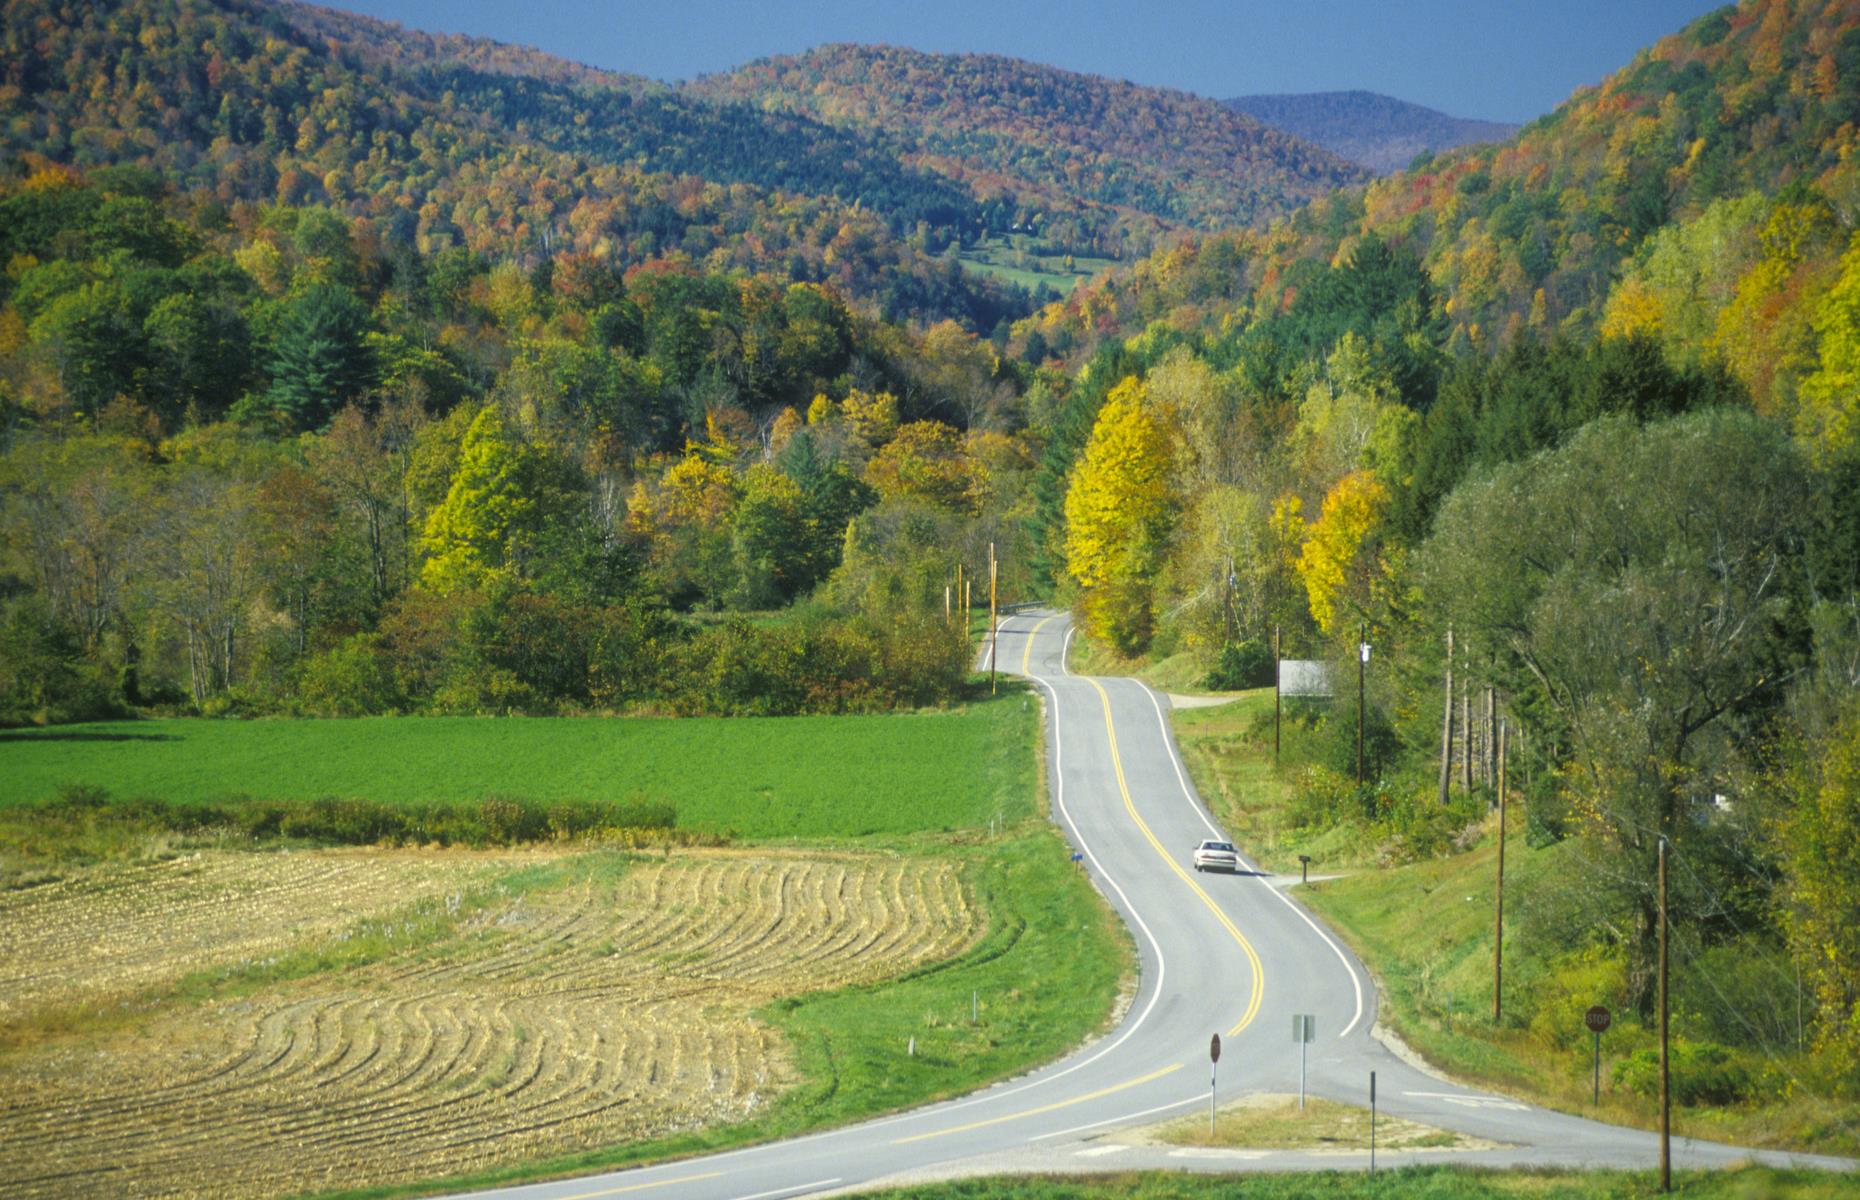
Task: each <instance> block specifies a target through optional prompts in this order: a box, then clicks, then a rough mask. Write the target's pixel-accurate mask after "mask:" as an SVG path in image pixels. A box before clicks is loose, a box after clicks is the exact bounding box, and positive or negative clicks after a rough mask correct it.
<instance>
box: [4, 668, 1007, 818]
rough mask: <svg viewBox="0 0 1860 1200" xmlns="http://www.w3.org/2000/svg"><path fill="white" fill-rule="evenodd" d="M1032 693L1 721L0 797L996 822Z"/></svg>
mask: <svg viewBox="0 0 1860 1200" xmlns="http://www.w3.org/2000/svg"><path fill="white" fill-rule="evenodd" d="M1036 726H1037V719H1036V718H1035V717H1034V715H1033V710H1032V701H1031V700H1030V699H1029V698H1028V697H1026V696H1024V695H1022V696H1008V697H1005V698H1004V699H1002V700H999V701H996V702H994V703H990V704H975V705H969V706H966V707H962V708H957V709H952V710H949V711H945V712H926V713H912V714H903V715H882V716H838V717H765V718H750V717H740V718H695V717H694V718H685V719H627V720H607V719H600V718H522V717H501V718H499V717H490V718H473V717H373V718H363V719H357V720H283V719H280V720H259V721H207V720H197V719H196V720H155V721H118V722H106V723H98V724H90V725H66V726H60V727H57V728H53V729H16V730H7V731H0V808H4V807H9V806H13V805H18V804H23V803H31V802H34V801H38V800H43V799H45V798H47V797H50V796H53V795H55V794H56V793H57V792H58V791H59V790H60V789H62V788H65V787H69V786H72V785H80V784H82V785H89V786H93V787H100V788H103V789H104V790H106V791H107V792H109V794H110V795H112V796H116V797H122V798H134V797H152V798H155V799H160V800H165V801H170V802H207V801H216V800H223V799H225V798H227V797H229V796H241V795H243V796H249V797H252V798H255V799H294V800H307V799H315V798H317V797H323V796H342V797H350V796H356V797H367V798H369V799H372V800H377V801H382V802H388V803H416V802H422V801H431V800H477V799H479V798H481V797H484V796H488V795H501V796H520V797H525V798H529V799H535V800H543V801H550V800H588V799H614V800H620V799H627V798H644V799H649V800H654V801H667V802H670V803H671V804H673V805H674V806H675V807H676V808H677V811H678V824H679V826H680V828H683V829H689V830H701V831H708V832H716V833H724V832H734V833H735V834H736V835H737V836H738V837H740V838H747V839H756V840H768V839H800V840H809V841H818V840H820V839H823V838H827V839H837V838H846V837H854V838H862V837H874V836H877V837H884V836H895V835H899V834H907V833H915V832H926V831H927V832H942V831H947V830H953V829H960V828H976V827H987V826H988V825H989V823H990V822H991V821H993V820H996V819H1000V820H1002V821H1014V820H1017V819H1019V818H1021V817H1024V816H1026V815H1028V814H1029V812H1030V811H1031V808H1030V805H1031V803H1032V801H1031V797H1033V796H1034V795H1036V794H1037V791H1038V789H1037V787H1036V786H1035V782H1034V781H1035V780H1036V778H1037V772H1038V770H1039V765H1038V750H1037V733H1036V732H1035V730H1036Z"/></svg>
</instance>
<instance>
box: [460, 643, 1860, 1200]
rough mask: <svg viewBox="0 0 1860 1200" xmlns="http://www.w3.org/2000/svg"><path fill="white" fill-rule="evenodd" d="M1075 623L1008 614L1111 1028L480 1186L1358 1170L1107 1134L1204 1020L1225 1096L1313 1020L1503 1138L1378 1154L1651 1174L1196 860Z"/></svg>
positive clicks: (1312, 1085) (1682, 1149)
mask: <svg viewBox="0 0 1860 1200" xmlns="http://www.w3.org/2000/svg"><path fill="white" fill-rule="evenodd" d="M1070 638H1071V628H1070V623H1069V618H1068V617H1067V616H1066V615H1064V614H1061V613H1046V612H1031V613H1019V614H1016V615H1014V616H1012V617H1008V618H1005V619H1004V620H1003V622H1002V625H1001V632H1000V642H999V656H1000V658H999V662H1000V666H1001V667H1002V669H1004V670H1012V669H1018V670H1019V672H1020V673H1021V674H1024V675H1026V676H1027V677H1029V678H1030V679H1031V680H1032V681H1033V682H1034V683H1035V684H1036V685H1037V686H1038V687H1039V689H1040V690H1042V691H1043V692H1044V693H1045V696H1046V721H1047V746H1048V748H1049V755H1048V768H1049V771H1050V775H1051V778H1050V794H1051V796H1052V798H1053V817H1054V820H1055V821H1057V822H1058V823H1059V825H1060V827H1061V828H1062V829H1063V830H1064V832H1065V835H1066V837H1067V838H1068V839H1069V840H1070V841H1071V842H1072V844H1073V846H1074V848H1075V849H1076V850H1077V851H1078V853H1079V854H1080V855H1081V856H1082V860H1083V861H1082V865H1083V866H1084V868H1085V869H1087V870H1088V871H1089V872H1090V874H1091V877H1092V879H1093V881H1094V882H1095V883H1096V884H1097V886H1098V887H1099V888H1100V889H1101V890H1102V891H1103V893H1104V894H1105V896H1106V897H1107V899H1108V900H1109V901H1110V903H1111V904H1112V905H1113V906H1114V907H1115V908H1116V910H1117V912H1118V913H1119V914H1120V915H1121V916H1122V918H1123V919H1124V921H1125V922H1126V924H1127V925H1128V926H1129V927H1130V930H1131V934H1132V936H1133V938H1134V939H1135V942H1136V946H1137V952H1138V956H1139V958H1140V960H1141V965H1140V982H1139V987H1138V990H1137V994H1136V996H1135V998H1134V1000H1133V1001H1132V1003H1131V1005H1130V1007H1129V1009H1128V1011H1127V1012H1126V1013H1125V1015H1124V1017H1123V1020H1122V1021H1121V1022H1120V1023H1119V1025H1118V1026H1117V1028H1116V1029H1114V1030H1112V1031H1111V1032H1110V1033H1109V1034H1107V1035H1106V1036H1104V1037H1103V1038H1101V1039H1099V1040H1097V1041H1095V1042H1093V1043H1091V1044H1089V1045H1087V1046H1085V1047H1083V1048H1081V1049H1079V1050H1077V1051H1075V1052H1074V1053H1072V1054H1071V1055H1069V1056H1068V1057H1066V1058H1064V1059H1062V1060H1060V1061H1058V1062H1056V1063H1052V1064H1050V1065H1049V1066H1046V1067H1044V1068H1042V1069H1040V1070H1037V1071H1034V1072H1032V1073H1030V1074H1028V1075H1026V1076H1023V1077H1021V1078H1019V1079H1016V1080H1012V1081H1009V1082H1006V1083H1002V1084H999V1085H997V1086H995V1087H992V1088H988V1089H986V1090H984V1091H981V1092H978V1093H976V1094H974V1095H971V1096H968V1097H966V1098H963V1099H960V1100H953V1101H948V1102H945V1103H941V1104H936V1105H931V1106H928V1107H925V1108H921V1109H917V1110H914V1111H911V1112H907V1113H903V1114H900V1115H896V1116H891V1117H886V1118H882V1119H878V1120H873V1121H867V1122H865V1123H863V1124H858V1125H852V1126H848V1127H845V1128H841V1129H835V1130H830V1131H827V1132H824V1133H817V1134H812V1135H809V1136H805V1137H799V1138H794V1139H790V1140H787V1141H781V1142H775V1143H770V1144H767V1145H761V1146H753V1147H749V1148H745V1149H741V1150H735V1151H730V1152H726V1153H721V1154H716V1155H711V1156H708V1157H703V1158H694V1159H686V1160H682V1161H679V1162H673V1163H666V1164H663V1165H660V1166H654V1167H644V1168H636V1169H631V1170H626V1171H619V1172H615V1173H611V1174H605V1175H598V1176H588V1177H582V1178H578V1179H568V1180H558V1181H555V1182H551V1183H543V1184H530V1185H524V1186H521V1187H512V1188H505V1189H500V1190H497V1191H493V1192H482V1193H476V1194H475V1195H477V1196H479V1197H496V1198H497V1200H597V1198H601V1197H618V1196H633V1195H639V1196H642V1197H650V1198H651V1200H790V1198H792V1197H800V1196H806V1195H812V1194H816V1193H823V1192H840V1191H848V1190H863V1189H866V1188H869V1187H873V1186H878V1185H881V1184H885V1183H897V1182H905V1181H914V1180H922V1179H930V1178H942V1177H951V1176H960V1175H972V1174H980V1173H988V1172H996V1171H1026V1170H1041V1171H1053V1172H1068V1171H1102V1170H1112V1169H1115V1170H1129V1169H1139V1168H1147V1167H1168V1168H1175V1169H1187V1170H1201V1171H1211V1170H1219V1171H1233V1170H1247V1169H1255V1170H1286V1169H1296V1168H1305V1167H1324V1168H1331V1169H1352V1168H1357V1167H1366V1166H1367V1165H1368V1153H1367V1151H1366V1150H1365V1151H1363V1152H1361V1153H1355V1152H1335V1151H1332V1152H1325V1153H1323V1154H1321V1155H1312V1154H1306V1153H1300V1152H1271V1153H1269V1152H1261V1151H1244V1150H1224V1151H1223V1150H1206V1149H1204V1150H1193V1149H1171V1148H1168V1147H1159V1146H1139V1145H1128V1144H1125V1143H1123V1142H1119V1141H1115V1140H1111V1139H1109V1138H1108V1137H1107V1136H1106V1135H1108V1134H1112V1133H1114V1132H1116V1131H1118V1130H1120V1129H1122V1128H1126V1127H1131V1126H1139V1125H1145V1124H1149V1123H1152V1122H1155V1121H1158V1120H1163V1119H1167V1118H1170V1117H1174V1116H1180V1115H1183V1114H1188V1113H1194V1112H1197V1111H1206V1108H1207V1105H1208V1089H1209V1082H1210V1081H1209V1064H1208V1041H1209V1035H1210V1034H1213V1033H1219V1034H1220V1035H1221V1040H1222V1043H1223V1050H1222V1055H1221V1061H1220V1067H1219V1079H1218V1090H1219V1094H1220V1096H1221V1099H1222V1100H1223V1102H1224V1101H1226V1100H1230V1099H1233V1098H1234V1097H1236V1096H1238V1095H1240V1094H1241V1093H1243V1092H1291V1091H1296V1090H1297V1088H1298V1073H1299V1065H1298V1048H1297V1046H1296V1045H1295V1044H1294V1043H1293V1042H1292V1040H1291V1022H1290V1019H1289V1018H1290V1017H1291V1016H1292V1015H1293V1014H1295V1013H1309V1014H1311V1015H1312V1016H1313V1017H1314V1018H1315V1025H1316V1037H1315V1040H1314V1041H1313V1042H1312V1044H1311V1045H1310V1047H1309V1063H1308V1070H1309V1082H1308V1087H1309V1089H1310V1091H1311V1092H1312V1093H1313V1094H1315V1095H1320V1096H1326V1097H1330V1098H1333V1099H1337V1100H1343V1101H1347V1102H1351V1103H1355V1104H1365V1103H1367V1101H1368V1090H1369V1075H1370V1072H1371V1071H1374V1072H1375V1073H1376V1078H1377V1101H1378V1107H1379V1108H1380V1110H1381V1111H1382V1112H1384V1113H1388V1114H1392V1115H1395V1116H1400V1117H1406V1118H1409V1119H1412V1120H1415V1121H1420V1122H1423V1123H1425V1124H1428V1125H1433V1126H1437V1127H1439V1128H1443V1129H1451V1130H1456V1131H1459V1132H1463V1133H1467V1134H1470V1135H1473V1136H1475V1137H1478V1138H1482V1139H1486V1140H1488V1141H1490V1142H1493V1143H1497V1144H1498V1148H1496V1149H1489V1150H1476V1151H1405V1152H1402V1153H1399V1154H1386V1153H1385V1154H1383V1155H1381V1156H1379V1161H1380V1162H1381V1163H1382V1164H1384V1165H1391V1166H1392V1165H1396V1164H1397V1163H1412V1162H1423V1161H1437V1160H1447V1161H1454V1162H1462V1163H1468V1164H1473V1163H1478V1164H1484V1165H1514V1164H1522V1163H1531V1164H1538V1165H1546V1166H1552V1165H1553V1166H1569V1167H1578V1166H1609V1167H1643V1168H1644V1167H1650V1166H1653V1165H1654V1164H1655V1162H1656V1160H1657V1154H1658V1143H1657V1139H1656V1138H1655V1137H1654V1136H1653V1135H1651V1134H1648V1133H1643V1132H1640V1131H1638V1130H1630V1129H1623V1128H1619V1127H1617V1126H1612V1125H1605V1124H1600V1123H1597V1122H1594V1121H1586V1120H1583V1119H1581V1118H1578V1117H1573V1116H1569V1115H1565V1114H1561V1113H1554V1112H1549V1111H1546V1110H1544V1109H1540V1108H1537V1107H1534V1106H1532V1105H1528V1104H1524V1103H1521V1102H1519V1101H1516V1100H1512V1099H1509V1098H1506V1097H1502V1096H1495V1095H1490V1094H1487V1093H1484V1092H1481V1091H1479V1090H1478V1089H1475V1088H1466V1087H1461V1086H1459V1085H1456V1084H1453V1083H1451V1082H1448V1081H1445V1080H1443V1079H1440V1078H1437V1077H1435V1076H1433V1075H1430V1074H1427V1073H1425V1072H1423V1071H1422V1070H1419V1069H1417V1068H1416V1067H1414V1066H1411V1065H1409V1064H1408V1063H1407V1062H1405V1061H1403V1060H1402V1059H1401V1058H1398V1057H1397V1056H1396V1055H1395V1054H1394V1053H1392V1052H1391V1051H1390V1050H1389V1049H1388V1048H1387V1047H1385V1046H1384V1045H1383V1044H1382V1042H1380V1041H1378V1040H1377V1039H1376V1038H1375V1037H1373V1036H1372V1035H1371V1029H1372V1028H1373V1026H1374V1024H1375V1020H1376V994H1375V987H1374V985H1373V984H1372V982H1371V981H1370V978H1369V973H1368V972H1367V971H1366V970H1365V969H1364V968H1363V966H1362V964H1361V963H1360V962H1358V961H1357V960H1356V958H1355V956H1354V955H1352V954H1351V953H1350V952H1349V950H1348V949H1347V948H1345V947H1344V946H1343V945H1342V944H1341V942H1340V941H1339V939H1337V938H1336V937H1335V936H1334V935H1332V934H1331V933H1329V932H1328V931H1327V930H1325V929H1324V927H1323V926H1322V925H1321V924H1320V923H1319V922H1318V921H1317V920H1316V919H1315V918H1314V917H1312V916H1311V915H1310V914H1309V913H1308V912H1306V911H1305V909H1304V908H1303V907H1301V906H1300V905H1299V904H1298V902H1297V901H1296V900H1295V899H1293V898H1292V897H1291V896H1290V895H1288V894H1287V890H1286V887H1285V884H1286V882H1287V881H1285V880H1278V879H1273V878H1270V877H1267V876H1265V875H1262V874H1260V873H1258V872H1243V873H1241V874H1239V875H1234V876H1227V875H1200V874H1197V873H1196V872H1195V871H1194V870H1193V869H1192V866H1191V864H1190V861H1189V852H1190V851H1191V849H1192V848H1193V847H1194V845H1195V844H1196V843H1197V842H1198V841H1200V840H1201V839H1202V838H1205V837H1210V836H1220V835H1221V830H1220V829H1219V828H1218V826H1217V825H1216V823H1215V822H1214V820H1213V819H1212V817H1211V816H1210V815H1209V813H1208V811H1207V809H1206V808H1205V807H1204V806H1203V804H1202V803H1201V801H1200V799H1199V797H1198V796H1197V795H1196V793H1195V790H1194V787H1193V786H1192V785H1191V784H1190V782H1189V780H1188V774H1187V772H1186V770H1185V769H1184V767H1183V765H1182V761H1181V759H1180V757H1179V756H1178V755H1177V753H1176V749H1175V743H1174V739H1173V738H1172V737H1171V736H1170V733H1169V724H1168V701H1167V700H1166V699H1165V698H1163V697H1162V696H1159V695H1158V694H1157V693H1155V692H1154V691H1152V690H1151V689H1149V688H1148V687H1146V686H1145V685H1144V684H1142V683H1140V682H1138V681H1136V680H1131V679H1093V678H1086V677H1081V676H1075V675H1071V674H1068V673H1067V671H1066V665H1065V664H1066V650H1067V647H1068V644H1069V641H1070ZM1673 1159H1674V1164H1675V1166H1679V1167H1691V1166H1707V1165H1721V1164H1729V1163H1732V1162H1736V1161H1740V1160H1749V1159H1758V1160H1761V1161H1764V1162H1768V1163H1772V1164H1775V1165H1797V1166H1818V1167H1825V1168H1833V1169H1844V1170H1851V1169H1853V1168H1854V1166H1855V1165H1856V1164H1854V1163H1853V1162H1851V1161H1849V1160H1845V1159H1835V1158H1826V1157H1818V1156H1813V1155H1801V1154H1784V1153H1773V1152H1758V1151H1750V1150H1742V1149H1737V1148H1734V1147H1729V1146H1721V1145H1716V1144H1712V1143H1705V1142H1694V1141H1689V1140H1685V1139H1675V1140H1674V1143H1673Z"/></svg>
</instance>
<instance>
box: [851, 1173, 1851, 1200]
mask: <svg viewBox="0 0 1860 1200" xmlns="http://www.w3.org/2000/svg"><path fill="white" fill-rule="evenodd" d="M1855 1191H1856V1188H1855V1184H1854V1180H1853V1179H1852V1178H1851V1177H1848V1176H1839V1175H1829V1174H1824V1173H1822V1172H1818V1171H1778V1170H1772V1169H1770V1168H1767V1167H1742V1168H1737V1169H1733V1170H1727V1171H1676V1172H1674V1173H1673V1190H1672V1192H1671V1193H1670V1194H1671V1195H1673V1196H1679V1197H1684V1198H1686V1200H1758V1198H1761V1200H1836V1198H1837V1197H1851V1196H1853V1195H1854V1194H1855ZM867 1194H868V1195H870V1196H873V1197H875V1198H881V1197H882V1198H883V1200H1226V1198H1228V1197H1232V1196H1235V1195H1244V1196H1246V1197H1248V1200H1319V1198H1322V1200H1352V1198H1353V1197H1358V1196H1361V1197H1374V1198H1375V1200H1511V1198H1512V1197H1529V1198H1530V1200H1640V1198H1641V1197H1654V1196H1660V1195H1662V1193H1661V1191H1660V1180H1659V1176H1658V1174H1657V1173H1655V1172H1652V1171H1504V1170H1493V1169H1490V1168H1475V1167H1440V1166H1425V1167H1400V1168H1397V1169H1395V1170H1383V1171H1378V1172H1377V1173H1376V1174H1375V1175H1373V1176H1372V1175H1370V1174H1368V1173H1367V1172H1365V1171H1301V1172H1288V1173H1285V1174H1266V1173H1256V1174H1248V1175H1246V1176H1244V1177H1243V1178H1239V1179H1236V1178H1235V1177H1234V1176H1231V1175H1188V1174H1182V1173H1178V1172H1167V1173H1165V1172H1160V1171H1158V1172H1149V1173H1143V1174H1135V1173H1122V1174H1115V1175H1091V1176H1070V1175H1068V1176H1053V1175H1015V1176H994V1177H991V1178H981V1179H963V1180H958V1181H955V1182H951V1183H934V1184H920V1185H917V1186H914V1187H904V1188H890V1189H887V1190H884V1191H877V1192H871V1193H867Z"/></svg>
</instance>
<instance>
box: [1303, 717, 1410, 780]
mask: <svg viewBox="0 0 1860 1200" xmlns="http://www.w3.org/2000/svg"><path fill="white" fill-rule="evenodd" d="M1354 700H1355V697H1351V698H1350V700H1349V701H1345V700H1342V699H1338V700H1335V701H1332V703H1331V706H1330V711H1328V712H1326V713H1325V714H1324V720H1323V721H1322V722H1321V723H1320V724H1319V725H1318V728H1317V735H1316V739H1315V740H1316V743H1317V755H1318V761H1319V762H1321V763H1323V764H1324V765H1325V766H1327V767H1329V768H1330V769H1331V770H1333V771H1336V772H1337V773H1338V774H1341V775H1348V776H1349V777H1351V778H1352V779H1354V778H1355V777H1356V705H1355V703H1354ZM1400 750H1401V742H1400V740H1399V739H1398V738H1397V737H1396V734H1395V726H1394V725H1393V724H1392V723H1391V722H1390V721H1389V718H1388V714H1387V713H1386V712H1384V711H1383V710H1382V708H1381V706H1379V705H1375V704H1371V705H1369V706H1367V707H1366V708H1365V709H1364V710H1363V775H1364V776H1365V778H1368V779H1375V778H1378V777H1379V776H1381V775H1382V774H1383V773H1384V772H1385V771H1387V770H1388V769H1389V767H1390V766H1392V765H1393V764H1394V762H1395V756H1396V754H1397V753H1398V752H1399V751H1400Z"/></svg>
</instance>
